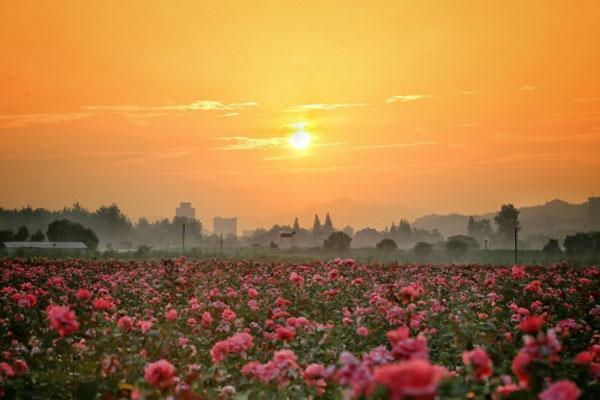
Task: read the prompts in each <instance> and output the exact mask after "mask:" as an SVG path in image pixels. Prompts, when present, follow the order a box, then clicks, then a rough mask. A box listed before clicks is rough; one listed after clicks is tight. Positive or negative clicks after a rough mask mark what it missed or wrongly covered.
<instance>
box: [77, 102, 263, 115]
mask: <svg viewBox="0 0 600 400" xmlns="http://www.w3.org/2000/svg"><path fill="white" fill-rule="evenodd" d="M257 106H258V103H257V102H255V101H244V102H234V103H223V102H220V101H215V100H198V101H194V102H191V103H184V104H163V105H159V106H140V105H134V104H120V105H88V106H83V107H82V108H83V109H84V110H91V111H125V112H143V111H213V110H217V111H231V110H246V109H249V108H254V107H257Z"/></svg>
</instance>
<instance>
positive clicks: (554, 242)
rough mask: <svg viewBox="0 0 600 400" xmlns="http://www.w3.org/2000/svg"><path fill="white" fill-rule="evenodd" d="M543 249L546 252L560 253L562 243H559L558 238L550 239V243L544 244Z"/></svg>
mask: <svg viewBox="0 0 600 400" xmlns="http://www.w3.org/2000/svg"><path fill="white" fill-rule="evenodd" d="M542 251H543V252H544V253H546V254H557V253H560V245H559V244H558V239H550V240H548V243H546V244H545V245H544V248H543V249H542Z"/></svg>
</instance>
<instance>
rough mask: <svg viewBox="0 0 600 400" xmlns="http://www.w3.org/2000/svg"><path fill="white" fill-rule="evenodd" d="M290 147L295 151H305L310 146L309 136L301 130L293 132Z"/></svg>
mask: <svg viewBox="0 0 600 400" xmlns="http://www.w3.org/2000/svg"><path fill="white" fill-rule="evenodd" d="M290 146H292V148H294V149H296V150H305V149H306V148H308V146H310V135H309V134H308V133H306V132H305V131H303V130H299V131H297V132H295V133H294V134H293V135H292V136H291V137H290Z"/></svg>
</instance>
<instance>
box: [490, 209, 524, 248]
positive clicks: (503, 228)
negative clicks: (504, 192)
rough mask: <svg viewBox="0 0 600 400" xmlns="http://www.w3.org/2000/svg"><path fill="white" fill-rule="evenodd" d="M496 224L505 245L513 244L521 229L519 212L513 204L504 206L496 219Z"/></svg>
mask: <svg viewBox="0 0 600 400" xmlns="http://www.w3.org/2000/svg"><path fill="white" fill-rule="evenodd" d="M494 222H495V223H496V226H497V227H498V234H499V235H500V238H501V239H502V240H504V241H505V244H508V243H510V242H511V240H512V239H513V237H514V234H515V228H516V229H517V231H518V230H519V229H521V227H520V226H519V210H517V209H516V208H515V206H513V205H512V204H504V205H502V207H501V209H500V212H499V213H498V214H497V215H496V216H495V217H494Z"/></svg>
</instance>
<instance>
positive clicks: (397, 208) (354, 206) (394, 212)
mask: <svg viewBox="0 0 600 400" xmlns="http://www.w3.org/2000/svg"><path fill="white" fill-rule="evenodd" d="M327 213H329V214H330V215H331V219H332V220H333V225H334V227H336V228H337V229H342V228H343V227H345V226H346V225H350V226H352V227H354V229H361V228H364V227H373V228H377V229H383V228H384V227H386V226H389V225H390V224H391V223H392V222H395V223H396V224H398V222H399V221H400V219H402V218H405V219H413V218H416V217H417V216H419V215H421V212H419V210H413V209H409V208H407V207H405V206H402V205H384V204H378V203H357V202H354V201H352V200H351V199H348V198H341V199H335V200H332V201H328V202H325V203H321V204H316V205H314V206H310V207H306V208H303V209H301V210H297V211H294V212H290V213H287V214H284V215H280V216H278V217H276V218H272V219H269V220H267V221H265V222H264V223H263V224H262V226H271V225H273V224H280V225H292V224H293V222H294V218H295V217H298V219H299V221H300V226H301V227H303V228H311V227H312V224H313V220H314V218H315V214H318V215H319V218H320V219H321V223H323V222H324V221H325V215H326V214H327Z"/></svg>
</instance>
